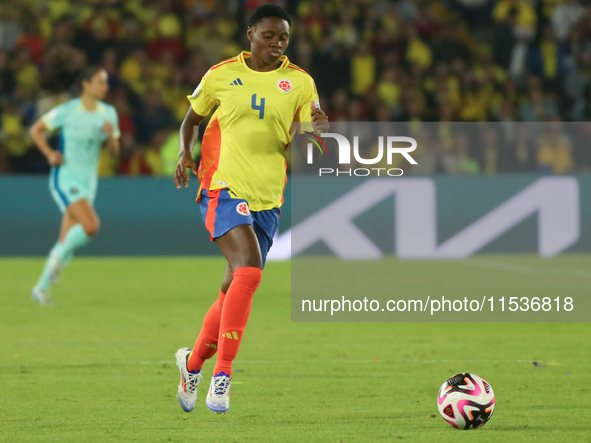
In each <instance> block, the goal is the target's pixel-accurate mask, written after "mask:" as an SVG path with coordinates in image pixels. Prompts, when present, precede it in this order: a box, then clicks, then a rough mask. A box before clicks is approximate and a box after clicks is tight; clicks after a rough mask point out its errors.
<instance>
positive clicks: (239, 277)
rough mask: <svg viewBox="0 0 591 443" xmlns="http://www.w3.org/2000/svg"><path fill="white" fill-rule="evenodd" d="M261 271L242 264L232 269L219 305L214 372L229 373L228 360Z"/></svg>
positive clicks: (235, 349)
mask: <svg viewBox="0 0 591 443" xmlns="http://www.w3.org/2000/svg"><path fill="white" fill-rule="evenodd" d="M262 274H263V270H262V269H259V268H251V267H243V268H238V269H236V270H234V274H233V275H234V279H233V280H232V284H231V285H230V288H229V289H228V293H227V294H226V300H225V301H224V306H223V308H222V321H221V324H220V335H219V346H218V351H219V352H218V357H217V361H216V364H215V368H214V371H213V373H214V375H215V374H219V373H220V372H224V373H225V374H227V375H229V376H231V375H232V361H233V360H234V358H236V355H237V354H238V349H239V348H240V342H241V341H242V335H243V334H244V329H245V328H246V323H247V322H248V317H249V315H250V308H251V306H252V296H253V295H254V293H255V291H256V290H257V288H258V287H259V283H260V282H261V277H262Z"/></svg>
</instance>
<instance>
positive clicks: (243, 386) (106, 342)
mask: <svg viewBox="0 0 591 443" xmlns="http://www.w3.org/2000/svg"><path fill="white" fill-rule="evenodd" d="M470 260H474V261H473V262H469V263H468V264H471V265H474V264H475V263H476V265H474V266H469V267H467V266H466V262H465V261H458V262H446V264H445V266H447V267H448V268H449V269H451V270H453V269H455V270H456V272H455V273H454V272H451V271H450V272H446V273H445V274H444V276H443V277H442V278H447V279H449V280H447V281H443V282H441V281H432V284H431V286H429V285H425V284H423V285H422V286H421V287H422V288H423V289H422V290H430V291H433V293H437V291H438V286H439V285H451V284H453V282H454V281H460V280H461V279H462V275H465V273H466V272H468V269H469V272H471V276H472V277H474V275H475V274H474V273H477V274H476V275H477V276H479V278H472V279H471V280H470V281H473V282H474V287H472V288H469V289H471V290H472V291H473V292H474V293H477V292H478V291H479V287H482V286H483V285H490V284H495V285H498V288H499V292H500V293H507V294H509V293H512V292H515V291H518V292H519V294H525V293H527V291H528V287H530V286H529V285H528V282H532V279H533V280H535V279H537V278H538V276H541V275H546V274H547V270H548V269H553V272H552V275H554V276H555V277H556V278H555V279H549V280H548V282H549V283H547V284H555V285H556V291H557V292H560V288H561V285H562V284H564V282H565V281H568V282H570V283H569V284H570V285H571V287H572V285H573V284H577V285H580V288H581V291H587V292H588V291H589V287H591V286H590V284H591V273H590V271H589V269H591V266H590V265H591V257H590V256H585V255H579V256H576V255H572V256H564V257H558V258H555V259H549V260H548V259H546V260H544V259H540V258H537V257H534V256H487V257H486V258H484V259H482V260H483V261H482V263H484V265H482V266H480V265H478V263H479V262H478V260H480V259H479V258H474V259H470ZM42 263H43V261H42V260H41V259H2V260H0V349H1V351H2V352H0V441H2V442H28V441H30V442H69V441H76V442H82V441H92V442H109V441H114V442H127V441H138V442H139V441H141V442H169V441H175V442H184V441H186V442H188V441H199V442H218V441H219V442H271V441H272V442H292V441H293V442H373V441H384V442H392V441H398V440H399V439H400V440H401V441H409V442H435V441H437V442H530V441H536V442H553V443H554V442H591V421H590V420H589V410H590V408H591V372H590V365H591V324H589V323H576V324H566V323H530V324H525V323H481V324H477V323H398V324H393V323H291V322H290V297H289V292H290V264H289V263H269V264H268V266H267V269H266V270H265V274H264V276H263V282H262V284H261V287H260V289H259V291H258V292H257V294H256V296H255V301H254V305H253V311H252V314H251V318H250V322H249V325H248V328H247V331H246V336H245V340H244V342H243V345H242V349H241V350H240V353H239V355H238V358H237V360H236V361H235V365H234V369H235V374H234V380H233V384H232V396H231V408H230V411H229V413H228V414H227V415H226V416H217V415H211V414H210V413H209V412H208V410H207V409H206V407H205V393H206V389H207V386H208V382H209V374H210V372H211V370H212V363H210V362H208V363H207V364H206V366H205V368H204V374H205V380H204V383H203V384H202V385H201V386H200V387H199V398H198V400H197V407H196V409H195V410H194V411H193V412H191V413H189V414H187V413H185V412H183V411H182V409H181V408H180V407H179V405H178V402H177V399H176V398H175V394H176V387H177V384H178V371H177V368H176V366H175V363H174V353H175V352H176V350H177V349H178V348H179V347H181V346H189V347H191V346H192V344H193V341H194V339H195V337H196V335H197V333H198V331H199V328H200V325H201V321H202V319H203V315H204V313H205V311H206V309H207V308H208V307H209V305H210V304H211V303H212V301H213V300H214V299H215V298H216V297H217V293H218V290H219V283H220V282H221V278H222V274H223V271H224V263H223V261H222V260H220V259H218V258H101V259H91V258H76V259H74V260H73V262H72V264H71V265H70V267H69V268H68V269H67V270H66V271H65V273H64V275H63V276H62V282H61V283H60V285H59V286H57V287H55V288H54V289H53V290H52V296H53V298H54V301H55V303H56V304H55V305H54V306H51V307H43V306H39V305H38V304H36V303H35V302H33V301H32V300H31V299H30V289H31V287H32V285H33V284H34V283H35V280H36V278H37V277H38V273H39V272H40V270H41V267H42ZM399 263H400V266H401V269H403V270H404V272H401V274H400V278H401V279H402V280H406V279H407V280H408V281H411V280H413V279H415V280H416V279H421V276H424V275H429V272H430V270H434V269H436V268H437V267H438V266H440V265H441V263H440V262H437V261H430V262H423V261H400V262H399ZM513 265H515V266H513ZM561 270H563V271H561ZM573 270H574V271H576V272H573ZM552 282H554V283H552ZM573 282H574V283H573ZM462 287H463V288H466V284H464V285H463V286H462ZM529 295H535V294H529ZM533 361H537V362H539V363H543V364H545V365H546V366H545V367H534V365H533V364H532V362H533ZM456 372H474V373H476V374H478V375H480V376H482V377H484V378H485V379H486V380H487V381H489V382H490V383H491V385H492V387H493V389H494V390H495V393H496V396H497V404H496V409H495V413H494V415H493V417H492V419H491V420H490V422H489V423H487V424H486V425H485V426H484V427H483V428H481V429H478V430H475V431H457V430H455V429H453V428H452V427H451V426H449V425H448V424H446V423H445V422H444V421H443V420H442V419H441V418H440V417H439V414H438V412H437V408H436V395H437V391H438V389H439V387H440V386H441V384H442V383H443V381H445V379H446V378H447V377H449V376H451V375H453V374H454V373H456Z"/></svg>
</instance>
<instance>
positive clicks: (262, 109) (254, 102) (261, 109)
mask: <svg viewBox="0 0 591 443" xmlns="http://www.w3.org/2000/svg"><path fill="white" fill-rule="evenodd" d="M252 109H254V110H255V111H259V119H263V118H265V99H264V98H261V104H260V105H257V95H256V94H252Z"/></svg>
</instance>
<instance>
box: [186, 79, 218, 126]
mask: <svg viewBox="0 0 591 443" xmlns="http://www.w3.org/2000/svg"><path fill="white" fill-rule="evenodd" d="M187 98H188V99H189V102H191V107H192V108H193V111H195V113H196V114H197V115H201V116H204V117H205V116H207V115H209V113H210V112H211V110H212V109H213V108H214V107H215V106H216V105H219V101H218V100H217V99H216V98H215V90H214V79H213V78H212V74H211V70H210V71H208V72H207V73H206V74H205V75H204V76H203V78H202V79H201V83H199V86H197V88H195V91H193V94H191V95H187Z"/></svg>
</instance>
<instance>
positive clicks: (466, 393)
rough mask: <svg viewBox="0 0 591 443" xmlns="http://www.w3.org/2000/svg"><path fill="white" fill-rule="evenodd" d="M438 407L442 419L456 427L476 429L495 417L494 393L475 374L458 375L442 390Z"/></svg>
mask: <svg viewBox="0 0 591 443" xmlns="http://www.w3.org/2000/svg"><path fill="white" fill-rule="evenodd" d="M437 409H439V413H440V414H441V416H442V417H443V419H444V420H445V421H446V422H448V423H449V424H450V425H452V426H453V427H454V428H457V429H476V428H479V427H481V426H482V425H484V424H485V423H486V422H487V421H489V420H490V418H491V417H492V414H493V412H494V410H495V393H494V392H493V390H492V388H491V386H490V385H489V384H488V383H487V382H486V381H485V380H484V379H482V378H481V377H479V376H478V375H476V374H470V373H468V372H466V373H463V374H456V375H454V376H453V377H451V378H450V379H448V380H447V381H446V382H445V383H443V386H441V389H439V395H438V396H437Z"/></svg>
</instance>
